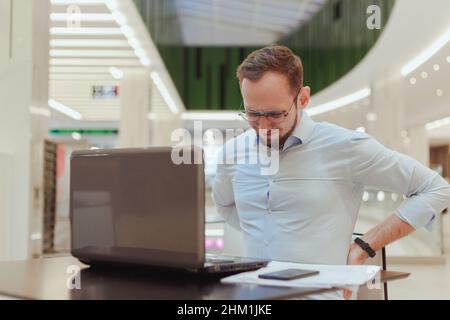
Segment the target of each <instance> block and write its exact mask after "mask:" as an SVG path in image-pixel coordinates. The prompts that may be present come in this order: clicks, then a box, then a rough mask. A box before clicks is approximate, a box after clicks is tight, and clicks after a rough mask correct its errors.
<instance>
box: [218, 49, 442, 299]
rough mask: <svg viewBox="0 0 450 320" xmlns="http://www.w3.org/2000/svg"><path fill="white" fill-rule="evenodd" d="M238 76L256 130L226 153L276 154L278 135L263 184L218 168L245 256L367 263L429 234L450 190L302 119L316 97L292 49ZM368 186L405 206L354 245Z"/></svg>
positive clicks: (377, 149) (222, 195)
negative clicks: (274, 162) (415, 235)
mask: <svg viewBox="0 0 450 320" xmlns="http://www.w3.org/2000/svg"><path fill="white" fill-rule="evenodd" d="M237 77H238V78H239V83H240V88H241V92H242V96H243V104H244V108H245V111H244V113H243V115H244V117H245V118H246V119H247V121H248V122H249V125H250V126H251V127H252V129H253V130H249V131H247V132H246V133H244V134H242V135H240V136H238V137H237V138H235V139H233V140H232V141H229V142H227V144H226V146H227V145H230V144H235V143H236V144H237V145H238V147H237V148H238V149H237V152H246V151H245V150H244V151H243V149H242V148H243V147H242V146H243V145H245V144H244V143H243V139H253V141H254V145H255V146H256V145H258V144H260V143H263V144H265V145H267V146H270V145H271V144H270V141H269V139H268V137H270V136H271V135H273V134H271V132H276V130H278V132H279V170H278V171H277V172H276V174H273V175H262V174H261V173H260V171H259V166H258V165H249V164H219V165H218V168H217V175H216V177H215V181H214V186H213V199H214V201H215V204H216V207H217V210H218V212H219V213H220V214H221V215H222V216H223V217H224V219H225V220H226V221H227V222H228V223H229V224H231V225H232V226H233V227H235V228H236V229H239V230H241V231H242V233H243V236H244V246H245V249H246V254H247V256H250V257H260V258H265V259H271V260H288V261H296V262H302V263H316V264H340V265H342V264H346V263H347V264H362V263H364V262H365V260H366V259H367V258H368V256H369V254H372V250H373V251H377V250H379V249H381V248H382V247H384V246H386V245H387V244H389V243H391V242H393V241H395V240H397V239H400V238H402V237H404V236H406V235H408V234H410V233H412V232H413V231H414V230H416V229H419V228H422V227H427V228H429V227H430V226H431V225H432V223H433V221H434V220H436V217H437V215H439V214H440V213H441V212H442V210H443V209H444V208H446V207H447V206H448V204H449V203H450V186H449V185H448V184H447V182H446V181H445V180H444V179H443V178H441V177H440V176H439V175H438V174H437V173H435V172H434V171H432V170H430V169H428V168H426V167H425V166H423V165H421V164H420V163H419V162H417V161H415V160H413V159H412V158H410V157H408V156H405V155H402V154H399V153H397V152H395V151H392V150H389V149H387V148H385V147H384V146H382V145H381V144H380V143H378V142H377V141H375V140H374V139H373V138H371V137H370V136H369V135H367V134H365V133H361V132H356V131H351V130H347V129H344V128H341V127H338V126H335V125H332V124H329V123H315V122H314V121H313V120H312V119H311V118H310V117H309V116H308V115H307V114H306V112H304V111H303V110H304V109H305V108H306V107H307V105H308V103H309V100H310V88H309V87H307V86H303V68H302V63H301V60H300V58H299V57H297V56H295V55H294V54H293V53H292V51H291V50H290V49H288V48H286V47H283V46H277V45H273V46H269V47H266V48H262V49H260V50H257V51H255V52H253V53H251V54H250V55H249V56H248V57H247V58H246V59H245V61H244V62H243V63H242V64H241V65H240V66H239V68H238V70H237ZM260 130H262V131H260ZM260 132H265V134H261V133H260ZM226 148H227V147H225V149H226ZM239 148H241V149H239ZM246 150H247V149H246ZM247 151H248V150H247ZM365 186H371V187H374V188H377V189H380V190H386V191H392V192H397V193H401V194H403V195H405V196H406V197H407V199H406V200H405V201H404V202H403V203H402V205H401V206H400V207H399V208H397V210H396V212H395V213H393V214H392V215H391V216H389V217H388V218H387V219H386V220H385V221H384V222H382V223H381V224H379V225H378V226H376V227H374V228H373V229H372V230H370V231H369V232H367V233H366V234H365V235H364V236H362V237H361V238H362V240H363V242H361V241H358V242H359V244H358V243H355V242H353V241H352V233H353V231H354V227H355V222H356V219H357V215H358V210H359V207H360V203H361V199H362V195H363V192H364V187H365ZM350 294H351V292H349V291H347V292H345V294H344V295H345V298H349V295H350Z"/></svg>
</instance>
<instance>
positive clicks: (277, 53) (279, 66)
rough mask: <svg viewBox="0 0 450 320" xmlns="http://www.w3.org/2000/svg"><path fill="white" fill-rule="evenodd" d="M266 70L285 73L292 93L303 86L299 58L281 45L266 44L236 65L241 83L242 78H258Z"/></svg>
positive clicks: (301, 66)
mask: <svg viewBox="0 0 450 320" xmlns="http://www.w3.org/2000/svg"><path fill="white" fill-rule="evenodd" d="M268 71H272V72H278V73H280V74H282V75H285V76H286V77H287V79H288V81H289V84H290V86H291V89H292V92H294V93H296V92H297V91H298V90H300V88H301V87H302V86H303V65H302V61H301V59H300V58H299V57H298V56H296V55H295V54H294V53H293V52H292V50H291V49H289V48H288V47H285V46H281V45H271V46H267V47H264V48H261V49H258V50H256V51H253V52H252V53H250V54H249V55H248V57H247V58H246V59H245V60H244V61H243V62H242V63H241V65H240V66H239V67H238V69H237V72H236V76H237V78H238V79H239V84H242V81H243V80H244V79H249V80H252V81H254V80H258V79H260V78H261V77H262V76H263V75H264V73H266V72H268Z"/></svg>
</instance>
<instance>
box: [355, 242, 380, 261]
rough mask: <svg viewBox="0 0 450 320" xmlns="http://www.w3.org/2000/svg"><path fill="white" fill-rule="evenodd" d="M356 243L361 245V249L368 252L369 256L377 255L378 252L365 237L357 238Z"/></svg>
mask: <svg viewBox="0 0 450 320" xmlns="http://www.w3.org/2000/svg"><path fill="white" fill-rule="evenodd" d="M355 243H356V244H357V245H358V246H360V247H361V249H363V250H364V251H365V252H367V254H368V255H369V257H371V258H373V257H375V255H376V253H375V251H374V250H373V249H372V248H371V247H370V245H369V244H368V243H367V242H365V241H364V240H363V239H361V238H356V239H355Z"/></svg>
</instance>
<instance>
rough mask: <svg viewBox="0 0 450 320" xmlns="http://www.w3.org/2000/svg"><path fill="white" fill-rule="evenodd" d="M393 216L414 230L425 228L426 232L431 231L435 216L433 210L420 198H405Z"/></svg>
mask: <svg viewBox="0 0 450 320" xmlns="http://www.w3.org/2000/svg"><path fill="white" fill-rule="evenodd" d="M395 214H396V215H397V217H399V218H400V219H402V220H403V221H405V222H407V223H408V224H410V225H411V226H412V227H413V228H414V229H416V230H417V229H420V228H422V227H425V228H426V229H427V230H428V231H431V229H432V227H433V224H434V222H435V221H436V215H437V213H436V212H435V210H434V209H433V208H432V207H431V206H430V205H429V204H428V203H427V202H426V201H425V200H423V199H421V198H420V196H412V197H410V198H407V199H406V200H405V201H404V202H403V203H402V204H401V205H400V207H398V208H397V210H396V212H395Z"/></svg>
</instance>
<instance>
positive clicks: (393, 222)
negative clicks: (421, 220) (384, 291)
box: [347, 214, 415, 264]
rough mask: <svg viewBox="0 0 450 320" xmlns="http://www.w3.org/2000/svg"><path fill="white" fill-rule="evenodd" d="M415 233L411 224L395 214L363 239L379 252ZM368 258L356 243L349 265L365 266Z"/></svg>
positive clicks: (352, 247) (350, 255) (353, 246)
mask: <svg viewBox="0 0 450 320" xmlns="http://www.w3.org/2000/svg"><path fill="white" fill-rule="evenodd" d="M414 231H415V229H414V228H413V227H411V225H410V224H409V223H407V222H405V221H403V220H401V219H400V218H399V217H397V216H396V215H395V214H393V215H391V216H389V218H387V219H386V220H384V221H383V222H382V223H380V224H379V225H377V226H376V227H374V228H372V229H371V230H370V231H369V232H367V233H366V234H364V236H362V237H361V239H363V240H364V241H365V242H367V243H368V244H369V245H370V246H371V247H372V249H373V250H375V251H378V250H380V249H381V248H383V247H385V246H386V245H388V244H390V243H392V242H394V241H396V240H398V239H401V238H403V237H405V236H407V235H409V234H410V233H412V232H414ZM368 257H369V256H368V254H367V252H365V251H364V250H363V249H361V247H360V246H358V245H357V244H356V243H352V245H351V246H350V251H349V254H348V259H347V264H363V263H364V262H365V261H366V259H367V258H368Z"/></svg>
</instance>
